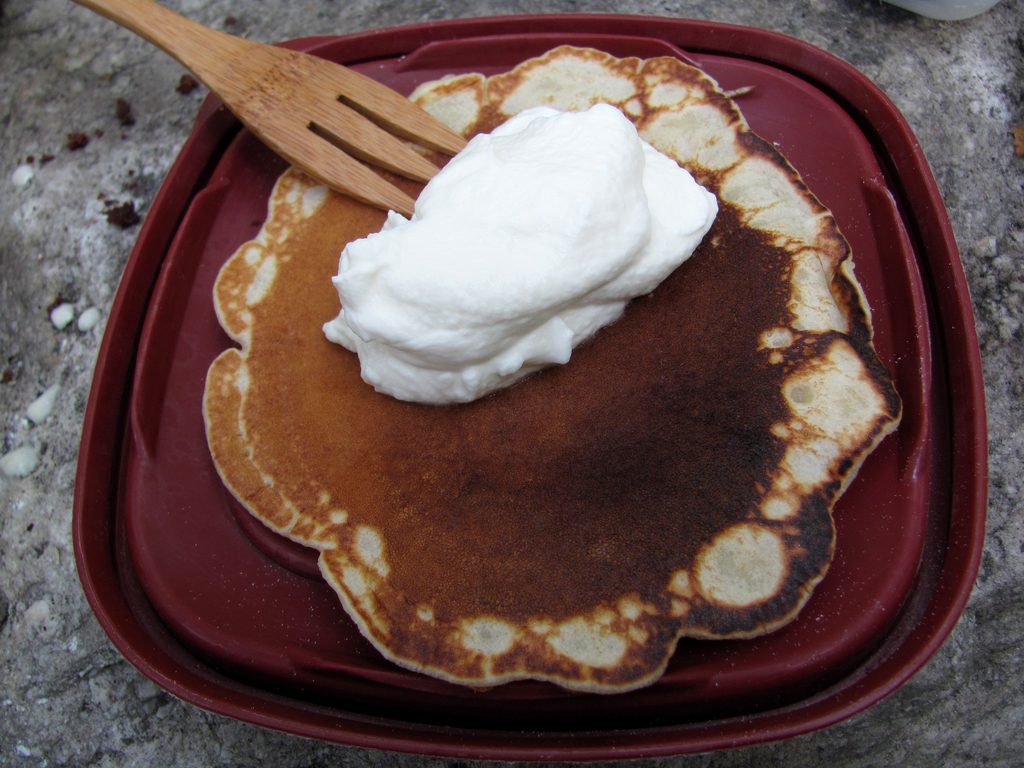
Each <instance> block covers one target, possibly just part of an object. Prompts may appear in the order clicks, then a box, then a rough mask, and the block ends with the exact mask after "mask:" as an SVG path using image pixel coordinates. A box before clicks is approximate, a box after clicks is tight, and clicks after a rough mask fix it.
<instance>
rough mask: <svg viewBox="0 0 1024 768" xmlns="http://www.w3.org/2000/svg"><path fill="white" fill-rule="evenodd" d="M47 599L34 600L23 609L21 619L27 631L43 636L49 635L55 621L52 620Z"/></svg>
mask: <svg viewBox="0 0 1024 768" xmlns="http://www.w3.org/2000/svg"><path fill="white" fill-rule="evenodd" d="M51 619H52V612H51V611H50V601H49V600H36V601H35V602H34V603H32V605H30V606H29V607H28V608H27V609H26V610H25V615H24V617H23V620H24V622H25V628H26V629H27V630H28V631H29V632H35V633H38V634H39V635H41V636H43V637H50V636H52V635H53V632H54V630H55V628H56V622H54V621H52V620H51Z"/></svg>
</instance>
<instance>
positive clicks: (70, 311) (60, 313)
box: [50, 302, 75, 331]
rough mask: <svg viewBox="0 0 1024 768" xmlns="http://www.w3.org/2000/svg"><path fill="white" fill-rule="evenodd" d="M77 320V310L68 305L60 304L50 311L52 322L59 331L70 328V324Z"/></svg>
mask: <svg viewBox="0 0 1024 768" xmlns="http://www.w3.org/2000/svg"><path fill="white" fill-rule="evenodd" d="M74 319H75V308H74V307H73V306H72V305H71V304H68V303H66V302H65V303H64V304H58V305H57V306H56V307H54V308H53V309H52V310H51V311H50V322H51V323H53V327H54V328H56V329H57V330H58V331H63V330H64V329H65V328H67V327H68V323H70V322H71V321H72V320H74Z"/></svg>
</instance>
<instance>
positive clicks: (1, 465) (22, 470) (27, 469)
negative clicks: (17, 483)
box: [0, 445, 39, 477]
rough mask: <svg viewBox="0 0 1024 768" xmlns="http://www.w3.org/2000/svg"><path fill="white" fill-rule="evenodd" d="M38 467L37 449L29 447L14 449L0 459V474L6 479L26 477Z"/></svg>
mask: <svg viewBox="0 0 1024 768" xmlns="http://www.w3.org/2000/svg"><path fill="white" fill-rule="evenodd" d="M37 466H39V449H38V448H36V447H35V446H31V445H23V446H21V447H20V448H15V449H14V450H13V451H11V452H10V453H7V454H4V457H3V458H0V472H3V473H4V474H5V475H7V476H8V477H27V476H28V475H31V474H32V473H33V472H35V469H36V467H37Z"/></svg>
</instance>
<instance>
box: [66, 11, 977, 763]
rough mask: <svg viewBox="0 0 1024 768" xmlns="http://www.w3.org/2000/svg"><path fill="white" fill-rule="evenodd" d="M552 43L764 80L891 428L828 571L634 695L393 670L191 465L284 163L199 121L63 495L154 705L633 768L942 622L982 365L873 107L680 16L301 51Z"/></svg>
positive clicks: (732, 740) (969, 469)
mask: <svg viewBox="0 0 1024 768" xmlns="http://www.w3.org/2000/svg"><path fill="white" fill-rule="evenodd" d="M561 43H573V44H577V45H591V46H594V47H598V48H601V49H604V50H607V51H608V52H610V53H613V54H616V55H620V56H623V55H638V56H644V57H649V56H655V55H676V56H680V57H682V58H686V59H687V60H688V61H691V62H694V63H696V64H698V65H699V66H701V67H702V68H703V69H705V70H706V71H707V72H709V73H710V74H711V75H712V76H714V77H716V78H717V79H718V80H719V82H720V83H721V84H722V86H723V87H724V88H727V89H728V88H738V87H741V86H749V85H752V86H755V87H754V89H753V91H752V92H751V93H749V94H748V95H746V96H743V97H742V99H741V101H740V105H741V107H742V108H743V111H744V114H745V115H746V117H747V119H748V121H749V122H750V123H751V125H752V127H753V128H754V129H755V130H756V131H757V132H758V133H760V134H761V135H762V136H764V137H765V138H767V139H768V140H770V141H773V142H775V143H776V145H777V146H778V147H779V148H780V150H781V151H782V152H783V154H785V155H786V157H787V158H788V159H789V160H790V161H791V162H792V163H793V165H794V166H795V167H796V168H797V169H798V170H799V171H800V172H801V174H802V175H803V176H804V178H805V180H806V181H807V183H808V185H809V186H810V187H811V189H812V190H813V191H814V192H815V193H816V194H817V195H818V196H819V197H820V198H821V199H822V201H823V202H824V203H825V205H827V206H828V207H829V208H830V209H831V210H832V211H833V213H834V214H835V216H836V218H837V220H838V221H839V225H840V227H841V229H842V230H843V232H844V234H845V235H846V236H847V238H848V239H849V241H850V243H851V245H852V247H853V251H854V254H855V262H856V267H857V275H858V278H859V279H860V281H861V283H862V284H863V285H864V288H865V292H866V294H867V296H868V300H869V303H870V304H871V306H872V308H873V312H874V322H875V330H876V337H875V339H876V346H877V347H878V350H879V354H880V356H881V357H882V359H883V361H884V362H885V363H886V364H887V365H888V366H889V368H890V370H892V371H893V373H894V376H895V378H896V384H897V388H898V390H899V392H900V394H901V396H902V398H903V401H904V418H903V422H902V424H901V426H900V428H899V430H898V431H897V433H896V434H895V435H893V436H891V437H889V438H888V439H887V440H886V441H885V442H884V443H883V444H882V446H881V447H880V448H879V450H877V451H876V452H875V453H874V454H872V456H871V457H870V458H869V459H868V461H867V462H866V463H865V465H864V467H863V469H862V470H861V473H860V474H859V476H858V477H857V479H856V480H855V482H854V483H853V484H852V485H851V487H850V489H849V490H848V491H847V493H846V494H845V495H844V496H843V498H842V499H841V501H840V503H839V505H838V507H837V509H836V524H837V549H836V557H835V561H834V563H833V566H832V568H831V570H830V571H829V574H828V576H827V577H826V579H825V580H824V581H823V582H822V583H821V585H820V586H819V587H818V589H817V591H816V592H815V594H814V596H813V597H812V599H811V601H810V602H809V603H808V605H807V607H806V608H805V609H804V611H803V612H802V613H801V614H800V616H799V618H798V619H797V620H796V621H795V622H793V623H792V624H790V625H789V626H787V627H786V628H784V629H782V630H780V631H779V632H776V633H774V634H772V635H769V636H767V637H764V638H759V639H757V640H752V641H730V642H706V641H704V642H701V641H683V642H682V643H681V644H680V646H679V650H678V652H677V653H676V655H675V657H674V658H673V661H672V663H671V664H670V666H669V669H668V671H667V672H666V674H665V676H664V677H663V678H662V679H661V680H659V681H658V682H657V683H655V684H654V685H652V686H650V687H649V688H646V689H643V690H640V691H635V692H632V693H628V694H622V695H617V696H587V695H581V694H573V693H568V692H565V691H563V690H561V689H558V688H556V687H554V686H551V685H548V684H543V683H530V682H523V683H515V684H511V685H506V686H501V687H498V688H495V689H493V690H491V691H489V692H487V693H479V692H474V691H470V690H468V689H465V688H461V687H459V686H454V685H450V684H446V683H443V682H440V681H437V680H433V679H431V678H426V677H423V676H420V675H417V674H415V673H411V672H408V671H406V670H403V669H400V668H398V667H395V666H394V665H392V664H390V663H388V662H387V661H385V660H384V659H383V658H382V657H381V656H380V655H379V654H378V653H377V652H376V651H375V650H374V649H373V648H372V647H371V646H369V644H368V643H367V642H366V641H365V640H364V639H363V638H362V637H361V636H360V635H359V633H358V631H357V630H356V629H355V627H354V625H353V624H352V623H351V622H350V621H349V620H348V618H347V617H346V616H345V614H344V612H343V611H342V609H341V607H340V605H339V603H338V601H337V599H336V597H335V596H334V594H333V593H332V592H331V590H330V589H329V588H328V587H327V585H326V584H325V583H324V582H323V581H322V579H321V578H320V577H319V575H318V573H317V571H316V568H315V564H314V553H312V552H311V551H307V550H304V549H303V548H301V547H297V546H296V545H292V544H291V543H290V542H286V541H284V540H282V539H280V538H278V537H276V536H274V535H273V534H270V533H269V532H268V531H266V530H265V529H263V528H262V527H261V526H260V525H259V524H255V523H253V521H252V520H251V519H250V518H249V516H248V515H247V513H245V512H244V511H242V510H240V509H239V508H238V506H237V504H236V503H235V502H234V501H233V500H232V499H231V497H230V495H229V494H228V493H227V492H226V491H225V490H224V489H223V487H222V485H221V483H220V480H219V478H218V477H217V474H216V472H215V470H214V468H213V465H212V462H211V460H210V457H209V453H208V451H207V448H206V442H205V437H204V433H203V422H202V415H201V405H200V404H201V397H202V390H203V382H204V377H205V373H206V370H207V367H208V366H209V364H210V362H211V361H212V360H213V358H214V357H215V356H216V355H217V354H218V353H219V352H220V351H221V350H223V349H224V348H225V347H226V346H227V345H228V344H229V343H230V342H229V341H228V339H227V337H226V336H225V335H224V334H223V332H222V331H221V330H220V328H219V326H218V324H217V321H216V318H215V316H214V313H213V308H212V303H211V292H212V284H213V280H214V278H215V277H216V274H217V271H218V270H219V268H220V266H221V264H223V262H224V261H225V259H226V258H227V257H228V256H230V254H231V253H232V252H233V251H234V250H235V248H236V247H237V246H238V245H239V244H240V243H242V242H244V241H245V240H247V239H249V238H250V237H252V236H253V235H254V234H255V233H256V232H257V231H258V229H259V226H260V224H261V223H262V220H263V218H264V217H265V215H266V203H267V199H268V196H269V192H270V187H271V185H272V184H273V181H274V179H275V178H276V176H277V175H278V174H279V173H280V172H281V170H283V167H284V166H283V165H282V163H281V161H280V160H278V159H277V158H276V157H274V156H273V155H272V154H271V153H270V152H269V151H267V150H266V149H265V148H264V147H262V145H260V144H259V143H258V142H257V141H256V140H254V139H253V138H252V137H251V136H250V135H249V134H248V133H247V132H244V131H239V129H238V126H237V124H236V123H235V122H234V120H233V119H232V118H231V117H230V115H228V114H226V113H225V112H224V111H223V110H218V109H217V108H216V103H215V102H212V101H211V103H209V104H207V105H206V106H205V107H204V109H203V111H202V113H201V114H200V116H199V119H198V120H197V124H196V128H195V130H194V133H193V135H192V137H191V138H190V140H189V142H188V143H187V145H186V146H185V148H184V149H183V150H182V153H181V155H180V157H179V158H178V161H177V162H176V164H175V166H174V168H173V169H172V171H171V173H170V174H169V176H168V179H167V181H166V182H165V184H164V187H163V189H162V190H161V193H160V195H159V196H158V198H157V200H156V202H155V203H154V206H153V208H152V210H151V211H150V213H149V215H148V217H147V221H146V225H145V227H144V229H143V231H142V233H141V235H140V239H139V242H138V243H137V245H136V248H135V250H134V252H133V254H132V257H131V259H130V261H129V264H128V267H127V268H126V272H125V276H124V279H123V282H122V285H121V289H120V291H119V294H118V296H117V298H116V300H115V305H114V308H113V310H112V312H111V318H110V321H109V323H108V330H107V335H106V337H105V339H104V344H103V348H102V349H101V353H100V359H99V362H98V364H97V373H96V378H95V382H94V386H93V392H92V397H91V399H90V405H89V411H88V413H87V418H86V426H85V431H84V435H83V443H82V455H81V460H80V468H79V469H80V471H79V477H78V486H77V489H76V490H77V493H76V506H75V520H74V532H75V542H76V552H77V556H78V562H79V570H80V574H81V578H82V582H83V585H84V587H85V591H86V593H87V595H88V597H89V599H90V601H91V603H92V605H93V608H94V610H95V611H96V614H97V616H98V617H99V619H100V621H101V623H102V624H103V626H104V628H105V629H106V630H107V632H108V633H109V634H110V636H111V638H112V639H113V641H114V642H115V644H117V646H118V647H119V648H120V649H121V651H122V652H123V653H124V654H125V655H126V656H127V657H128V658H129V659H130V660H131V661H132V662H133V663H134V664H136V665H137V666H138V667H139V668H140V669H141V670H142V671H143V672H144V673H146V674H147V675H149V676H150V677H151V678H153V679H154V680H155V681H157V682H158V683H160V684H161V685H163V686H164V687H165V688H167V689H168V690H170V691H171V692H172V693H174V694H176V695H178V696H180V697H182V698H184V699H187V700H189V701H192V702H194V703H196V704H199V705H201V706H205V707H208V708H210V709H213V710H215V711H217V712H220V713H223V714H228V715H232V716H235V717H239V718H240V719H244V720H247V721H250V722H256V723H259V724H263V725H268V726H272V727H276V728H280V729H283V730H287V731H291V732H295V733H301V734H304V735H308V736H314V737H319V738H325V739H330V740H334V741H339V742H343V743H349V744H357V745H364V746H375V747H381V748H388V749H396V750H404V751H414V752H422V753H428V754H444V755H451V756H462V757H478V758H487V757H490V758H538V757H544V758H547V759H593V758H602V757H612V756H615V757H627V756H650V755H660V754H674V753H681V752H689V751H698V750H707V749H713V748H720V747H726V746H735V745H738V744H743V743H754V742H760V741H767V740H771V739H776V738H781V737H784V736H787V735H792V734H795V733H800V732H804V731H807V730H811V729H813V728H816V727H821V726H823V725H827V724H829V723H832V722H835V721H837V720H840V719H842V718H844V717H846V716H849V715H850V714H852V713H854V712H856V711H858V710H860V709H862V708H863V707H866V706H868V705H869V704H871V703H872V702H874V701H876V700H878V699H879V698H881V697H882V696H884V695H885V694H886V693H888V692H889V691H891V690H893V689H894V688H895V687H897V686H898V685H899V684H900V683H902V682H903V681H904V680H906V679H907V677H909V676H910V675H911V674H912V673H913V672H914V671H915V670H916V669H917V668H918V667H919V666H920V665H921V664H922V663H924V661H925V660H926V659H927V658H928V656H930V655H931V653H932V652H934V650H935V649H936V648H937V647H938V645H939V644H940V643H941V642H942V640H943V639H944V638H945V636H946V635H947V634H948V632H949V631H950V629H951V628H952V624H953V623H954V622H955V619H956V617H957V616H958V615H959V613H960V611H961V610H962V607H963V604H964V602H965V600H966V597H967V594H968V592H969V589H970V585H971V583H972V582H973V579H974V574H975V572H976V569H977V562H978V557H979V553H980V546H981V539H982V532H983V525H984V509H985V500H984V490H985V481H986V477H985V474H986V473H985V453H984V446H985V435H984V403H983V390H982V387H981V377H980V365H979V361H978V351H977V343H976V340H975V339H974V336H973V326H972V324H971V323H972V320H971V316H970V308H969V302H968V300H967V291H966V286H965V284H964V279H963V274H962V271H961V268H960V264H959V258H958V255H957V252H956V248H955V244H954V240H953V237H952V233H951V232H950V229H949V225H948V222H947V221H946V218H945V212H944V210H943V208H942V205H941V201H940V198H939V197H938V194H937V192H936V190H935V185H934V182H933V180H932V178H931V175H930V173H929V172H928V169H927V166H926V164H925V163H924V160H923V158H922V157H921V154H920V151H919V149H918V148H917V145H916V142H915V141H914V139H913V136H912V134H911V133H910V131H909V129H908V128H907V126H906V124H905V123H904V121H903V119H902V118H901V117H900V115H899V114H898V113H897V112H896V110H895V109H894V108H893V107H892V105H891V104H890V103H889V102H888V100H887V99H886V98H885V97H884V95H882V94H881V93H880V92H879V91H878V90H877V89H876V88H874V86H872V85H871V84H870V83H869V82H868V81H867V80H866V79H864V78H863V77H862V76H861V75H859V74H858V73H856V71H855V70H853V69H852V68H850V67H849V66H848V65H846V64H844V63H842V62H840V61H838V60H837V59H835V58H833V57H831V56H829V55H828V54H825V53H823V52H821V51H818V50H817V49H814V48H811V47H809V46H806V45H805V44H802V43H799V42H797V41H794V40H792V39H789V38H784V37H781V36H778V35H775V34H771V33H766V32H763V31H757V30H750V29H743V28H737V27H731V26H727V25H718V24H710V23H707V22H689V21H679V20H673V21H670V20H664V19H646V18H633V17H607V16H544V17H524V18H501V19H482V20H467V21H455V22H446V23H443V24H435V25H424V26H416V27H407V28H402V29H397V30H388V31H381V32H374V33H367V34H364V35H357V36H352V37H346V38H317V39H309V40H305V41H299V42H297V43H293V45H294V46H295V47H299V48H303V49H305V50H311V51H313V52H315V53H317V54H318V55H322V56H325V57H327V58H331V59H334V60H337V61H342V62H345V63H348V64H350V65H352V66H355V67H357V68H359V69H361V70H362V71H364V72H366V73H368V74H371V75H372V76H374V77H376V78H378V79H381V80H382V81H384V82H386V83H388V84H390V85H392V86H394V87H395V88H397V89H399V90H402V91H405V92H408V91H410V90H411V89H412V88H413V87H415V86H416V85H417V84H419V83H420V82H423V81H425V80H429V79H432V78H435V77H438V76H440V75H442V74H447V73H450V72H460V71H481V72H484V73H493V72H500V71H504V70H506V69H508V68H510V67H511V66H514V65H515V64H516V63H518V62H519V61H521V60H523V59H525V58H528V57H529V56H532V55H535V54H538V53H541V52H543V51H545V50H548V49H549V48H551V47H553V46H554V45H557V44H561ZM680 49H683V50H685V51H686V53H685V54H684V53H682V50H680ZM837 148H839V149H841V151H837ZM954 398H955V401H956V402H957V404H958V407H957V410H956V411H955V412H954V411H953V410H952V409H951V407H950V403H951V402H952V401H953V399H954Z"/></svg>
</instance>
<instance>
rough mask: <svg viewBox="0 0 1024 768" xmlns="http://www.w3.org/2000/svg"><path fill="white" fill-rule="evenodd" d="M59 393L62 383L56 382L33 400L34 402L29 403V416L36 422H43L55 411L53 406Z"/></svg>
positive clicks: (27, 412)
mask: <svg viewBox="0 0 1024 768" xmlns="http://www.w3.org/2000/svg"><path fill="white" fill-rule="evenodd" d="M59 394H60V384H54V385H53V386H52V387H50V388H49V389H47V390H46V391H45V392H43V394H41V395H40V396H39V397H37V398H36V399H35V400H33V401H32V404H31V405H29V407H28V410H27V411H26V414H27V415H28V417H29V418H30V419H32V421H34V422H35V423H36V424H42V423H43V422H44V421H46V420H47V419H48V418H49V417H50V414H51V413H53V406H54V404H55V403H56V402H57V395H59Z"/></svg>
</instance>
